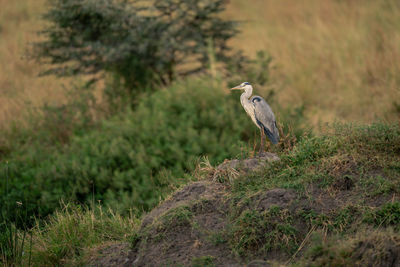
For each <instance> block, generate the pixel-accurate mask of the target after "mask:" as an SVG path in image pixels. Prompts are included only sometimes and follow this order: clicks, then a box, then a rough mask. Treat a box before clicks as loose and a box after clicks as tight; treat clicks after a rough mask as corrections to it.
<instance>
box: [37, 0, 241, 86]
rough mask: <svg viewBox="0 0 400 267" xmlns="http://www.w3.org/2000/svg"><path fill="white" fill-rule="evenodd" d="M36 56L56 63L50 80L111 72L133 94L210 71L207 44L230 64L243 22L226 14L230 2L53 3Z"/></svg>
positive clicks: (108, 0) (83, 0) (76, 0)
mask: <svg viewBox="0 0 400 267" xmlns="http://www.w3.org/2000/svg"><path fill="white" fill-rule="evenodd" d="M50 4H51V8H50V10H49V11H48V13H47V14H46V15H45V19H46V20H48V21H50V22H51V23H50V26H49V27H48V28H47V29H46V30H44V31H43V32H42V34H44V35H45V37H47V38H46V39H45V41H42V42H39V43H36V44H35V46H34V52H33V56H34V57H36V58H37V59H39V60H40V61H42V62H44V63H47V64H49V66H50V68H49V69H48V70H47V71H46V72H45V73H44V74H56V75H59V76H70V75H75V74H90V75H92V77H94V76H96V74H100V73H103V71H105V72H111V73H113V74H115V75H116V77H121V78H122V80H123V82H124V83H125V86H126V87H127V88H128V89H129V90H134V88H137V87H138V86H141V87H143V86H145V87H148V86H152V85H154V84H155V83H157V84H163V85H167V84H169V83H170V82H171V81H173V80H174V79H175V78H176V77H178V76H185V75H189V74H192V73H195V72H200V71H203V70H204V69H205V68H207V65H208V59H209V56H208V54H207V44H208V43H209V40H212V41H213V44H214V50H215V57H216V59H217V60H221V61H225V60H226V59H227V52H228V51H229V49H228V47H227V41H228V40H229V39H230V38H231V37H232V36H234V35H235V34H236V33H237V30H236V27H235V22H233V21H224V20H222V19H221V18H220V17H219V14H220V13H221V12H222V11H223V10H224V6H225V1H224V0H143V1H139V0H133V1H118V0H51V1H50Z"/></svg>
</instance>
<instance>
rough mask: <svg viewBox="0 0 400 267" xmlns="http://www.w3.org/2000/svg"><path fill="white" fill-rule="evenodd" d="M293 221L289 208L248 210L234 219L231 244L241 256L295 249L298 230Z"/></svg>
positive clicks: (287, 251)
mask: <svg viewBox="0 0 400 267" xmlns="http://www.w3.org/2000/svg"><path fill="white" fill-rule="evenodd" d="M293 221H294V220H293V217H292V216H291V214H290V213H289V211H288V210H286V209H281V208H279V207H271V208H270V209H269V210H267V211H265V212H258V211H256V210H253V209H246V210H244V211H243V212H242V213H241V214H240V216H239V217H237V218H235V219H233V221H232V227H231V229H230V230H229V243H230V246H231V247H232V250H233V252H235V253H237V254H238V255H240V256H241V257H246V256H249V255H259V254H262V253H265V252H269V251H272V250H282V251H283V252H286V253H291V252H294V250H295V249H296V248H297V245H298V241H297V234H298V231H297V229H296V228H295V227H294V226H293Z"/></svg>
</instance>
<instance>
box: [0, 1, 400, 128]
mask: <svg viewBox="0 0 400 267" xmlns="http://www.w3.org/2000/svg"><path fill="white" fill-rule="evenodd" d="M0 6H1V9H0V61H1V62H2V64H0V125H1V127H2V128H3V127H8V126H9V125H10V122H11V121H17V122H18V124H23V123H24V118H26V114H27V112H28V109H29V108H31V107H38V106H40V105H42V104H43V103H52V104H57V103H63V102H64V101H65V93H64V90H63V85H64V84H68V83H69V80H68V79H66V78H63V79H60V78H55V77H53V76H46V77H40V78H38V77H37V75H38V73H39V71H40V70H43V67H42V66H40V65H38V64H37V63H35V62H33V61H28V60H27V59H26V58H25V57H24V55H25V52H26V49H27V47H28V44H29V43H30V42H34V41H37V40H39V38H40V37H39V36H38V35H37V31H40V30H41V29H42V28H43V26H44V24H45V22H44V21H43V20H41V15H42V14H43V13H44V12H45V10H46V0H26V1H22V0H18V1H7V0H0ZM224 16H225V17H226V18H229V19H234V20H238V21H241V22H243V23H242V25H241V26H240V30H241V33H240V34H239V35H238V36H237V37H235V38H233V40H232V41H231V45H232V46H233V47H234V48H240V49H243V50H244V52H245V54H246V55H248V56H250V57H252V56H254V55H255V53H256V51H258V50H265V51H267V52H268V53H269V54H270V55H271V56H272V57H273V61H272V66H273V68H272V70H271V73H270V82H269V83H268V86H267V87H266V88H256V92H257V93H259V94H261V95H265V94H266V91H267V90H271V88H272V89H274V91H275V94H276V95H275V100H276V101H277V102H278V103H277V104H279V105H281V106H303V107H305V113H304V115H305V117H306V119H307V123H308V124H309V125H310V126H314V127H315V126H318V125H319V124H320V123H324V122H333V121H357V122H364V123H370V122H372V121H375V120H377V119H379V120H384V121H391V122H393V121H396V120H398V118H399V114H400V111H399V110H400V107H399V106H400V77H399V75H398V73H400V3H399V2H398V1H395V0H382V1H367V0H365V1H362V0H342V1H339V0H337V1H333V0H331V1H317V0H307V1H289V0H285V1H274V0H252V1H243V0H231V1H230V2H229V4H228V5H227V10H226V12H225V14H224ZM250 82H251V81H250ZM221 89H222V88H221Z"/></svg>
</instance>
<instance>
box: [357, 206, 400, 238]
mask: <svg viewBox="0 0 400 267" xmlns="http://www.w3.org/2000/svg"><path fill="white" fill-rule="evenodd" d="M364 222H367V223H371V224H374V225H375V226H378V227H380V226H393V227H394V229H395V230H397V231H400V202H398V201H397V202H394V203H386V204H384V205H383V206H382V207H380V208H378V209H375V210H371V211H368V212H367V213H366V214H365V215H364Z"/></svg>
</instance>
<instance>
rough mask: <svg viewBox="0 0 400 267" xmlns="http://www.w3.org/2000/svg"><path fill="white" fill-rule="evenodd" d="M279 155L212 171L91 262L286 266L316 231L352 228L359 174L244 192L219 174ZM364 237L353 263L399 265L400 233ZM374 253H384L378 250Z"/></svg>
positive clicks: (353, 250)
mask: <svg viewBox="0 0 400 267" xmlns="http://www.w3.org/2000/svg"><path fill="white" fill-rule="evenodd" d="M275 160H279V158H277V157H276V156H274V155H273V154H271V155H270V154H265V155H262V157H258V158H253V159H245V160H232V161H225V162H224V163H223V164H221V165H220V166H218V167H217V168H215V169H213V170H212V171H210V173H211V175H210V176H209V179H207V180H202V181H198V182H193V183H190V184H188V185H186V186H185V187H183V188H182V189H181V190H179V191H177V192H175V193H174V194H173V195H171V196H170V197H169V198H168V199H166V200H165V201H163V202H162V203H161V204H160V205H159V206H158V207H156V208H155V209H153V210H152V211H151V212H149V213H148V214H146V215H145V216H144V217H143V219H142V223H141V227H140V230H139V232H138V234H137V236H135V237H133V238H132V241H131V242H130V244H127V243H116V244H111V245H109V246H104V247H102V248H98V249H97V250H96V256H95V257H92V258H91V259H90V260H89V262H90V264H89V265H90V266H246V263H247V266H269V265H270V264H273V263H276V264H283V263H286V262H289V261H291V260H293V259H294V258H296V259H300V258H301V257H303V255H304V254H303V252H304V251H305V250H306V249H307V247H306V246H307V245H306V244H310V242H309V240H310V236H311V235H312V233H313V231H314V230H315V229H317V228H319V229H320V230H321V231H322V232H323V233H324V235H326V234H328V233H335V232H338V231H339V229H344V228H348V227H350V226H351V224H352V223H354V222H355V221H357V220H358V218H357V216H358V217H360V216H359V214H360V213H359V212H360V210H359V209H358V208H357V203H359V201H360V199H357V198H356V196H357V194H355V191H354V190H355V189H354V187H355V186H354V182H353V180H351V179H350V178H348V177H347V176H342V175H337V176H338V177H339V178H340V179H339V178H338V179H336V180H335V182H334V183H332V185H331V186H330V187H328V189H323V188H322V187H319V186H318V184H309V185H308V186H307V187H306V188H305V192H301V191H295V190H294V189H284V188H274V189H271V190H265V191H263V190H259V191H255V192H253V193H251V194H248V195H243V196H242V195H240V196H234V195H233V190H232V188H230V183H226V181H227V179H222V180H220V179H216V177H218V176H225V177H226V176H229V175H230V174H232V173H235V172H237V173H245V174H246V173H249V172H251V171H259V170H262V169H261V167H262V166H265V164H267V162H269V161H275ZM250 177H251V176H250ZM341 177H343V178H341ZM265 179H268V178H265ZM353 191H354V192H353ZM381 198H382V200H380V201H379V203H380V202H387V201H388V199H387V197H381ZM363 201H364V202H365V203H367V204H368V205H369V207H371V209H372V210H373V208H374V207H377V208H378V206H379V204H377V203H378V202H377V200H376V199H363ZM392 201H394V200H392ZM355 215H357V216H355ZM359 240H362V242H360V243H358V244H357V245H352V246H351V249H349V250H348V251H349V253H350V254H349V255H352V260H351V262H352V263H357V262H359V263H360V264H361V263H362V264H365V265H364V266H399V255H400V248H399V241H398V240H397V239H396V240H395V242H394V241H393V240H390V238H388V237H387V236H385V235H382V236H380V237H379V238H378V239H377V240H378V241H373V240H372V239H359ZM377 244H379V247H377ZM374 251H375V252H376V251H380V252H381V253H380V254H379V255H378V256H377V254H376V253H375V254H374V253H373V252H374ZM322 255H324V254H323V253H322ZM318 257H319V258H320V259H321V260H323V261H326V259H324V258H321V256H316V258H315V259H312V261H314V260H316V259H318ZM371 264H372V265H371ZM306 265H307V264H306Z"/></svg>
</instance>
